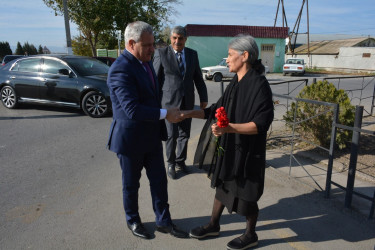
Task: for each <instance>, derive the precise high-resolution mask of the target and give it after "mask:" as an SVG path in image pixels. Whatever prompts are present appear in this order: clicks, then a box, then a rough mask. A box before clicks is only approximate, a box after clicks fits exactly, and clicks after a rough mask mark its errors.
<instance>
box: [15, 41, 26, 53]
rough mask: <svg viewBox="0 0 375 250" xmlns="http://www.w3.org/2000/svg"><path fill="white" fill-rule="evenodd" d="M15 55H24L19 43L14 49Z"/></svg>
mask: <svg viewBox="0 0 375 250" xmlns="http://www.w3.org/2000/svg"><path fill="white" fill-rule="evenodd" d="M15 54H16V55H24V54H25V52H24V50H23V48H22V45H21V43H20V42H17V48H16V52H15Z"/></svg>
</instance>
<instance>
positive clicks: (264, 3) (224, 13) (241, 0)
mask: <svg viewBox="0 0 375 250" xmlns="http://www.w3.org/2000/svg"><path fill="white" fill-rule="evenodd" d="M68 1H69V0H68ZM278 2H279V0H204V1H203V0H182V4H181V5H176V6H175V8H176V9H177V11H178V13H177V14H175V15H173V16H172V17H171V18H170V19H171V20H172V23H170V24H169V26H174V25H182V26H185V25H186V24H221V25H249V26H274V22H275V18H276V10H277V5H278ZM302 2H303V0H285V1H284V4H285V13H286V17H287V22H288V26H289V27H290V30H291V31H292V30H293V27H294V26H295V24H296V20H297V17H298V14H299V12H300V10H301V7H302ZM308 3H309V5H308V9H309V32H310V41H313V40H314V39H316V40H318V39H324V40H332V39H339V38H348V37H358V36H371V37H375V25H374V20H375V4H374V0H357V1H353V0H310V1H308ZM0 6H1V13H0V42H8V43H9V44H10V46H11V48H12V50H13V51H14V50H15V47H16V45H17V42H20V43H21V44H22V45H23V44H24V43H25V42H28V43H29V44H33V45H34V46H35V47H36V48H38V47H39V45H42V46H43V47H44V46H47V48H49V49H50V50H51V51H52V52H66V35H65V22H64V18H63V17H62V16H55V14H54V12H53V10H52V9H50V8H48V7H47V6H46V5H45V4H44V2H43V1H42V0H11V1H9V0H0ZM306 6H307V5H306V3H305V5H304V8H303V11H302V17H301V22H300V25H299V32H300V33H305V32H307V11H306V9H307V8H306ZM281 17H282V15H281V11H279V13H278V18H277V22H276V26H279V27H281V26H282V18H281ZM70 32H71V36H72V38H73V37H74V36H77V35H78V34H79V32H78V30H77V26H76V25H75V24H74V23H70ZM337 34H340V35H337ZM333 35H335V36H333ZM318 37H319V38H318Z"/></svg>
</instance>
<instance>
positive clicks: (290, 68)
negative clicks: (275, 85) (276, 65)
mask: <svg viewBox="0 0 375 250" xmlns="http://www.w3.org/2000/svg"><path fill="white" fill-rule="evenodd" d="M286 74H291V75H293V74H298V75H304V74H305V62H304V60H303V59H300V58H291V59H288V60H286V62H285V64H284V66H283V75H284V76H285V75H286Z"/></svg>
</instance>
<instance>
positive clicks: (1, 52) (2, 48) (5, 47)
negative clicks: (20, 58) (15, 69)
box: [0, 42, 13, 59]
mask: <svg viewBox="0 0 375 250" xmlns="http://www.w3.org/2000/svg"><path fill="white" fill-rule="evenodd" d="M12 54H13V52H12V49H11V48H10V45H9V43H8V42H0V59H3V57H4V56H6V55H12Z"/></svg>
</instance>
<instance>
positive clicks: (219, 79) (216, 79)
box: [213, 73, 223, 82]
mask: <svg viewBox="0 0 375 250" xmlns="http://www.w3.org/2000/svg"><path fill="white" fill-rule="evenodd" d="M213 78H214V81H215V82H221V80H222V79H223V76H222V75H221V74H220V73H216V74H215V75H214V77H213Z"/></svg>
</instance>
